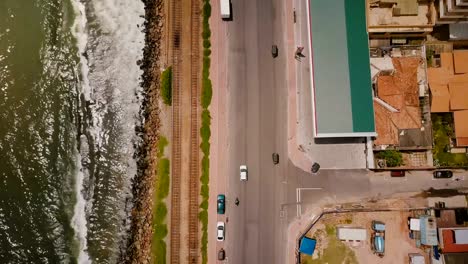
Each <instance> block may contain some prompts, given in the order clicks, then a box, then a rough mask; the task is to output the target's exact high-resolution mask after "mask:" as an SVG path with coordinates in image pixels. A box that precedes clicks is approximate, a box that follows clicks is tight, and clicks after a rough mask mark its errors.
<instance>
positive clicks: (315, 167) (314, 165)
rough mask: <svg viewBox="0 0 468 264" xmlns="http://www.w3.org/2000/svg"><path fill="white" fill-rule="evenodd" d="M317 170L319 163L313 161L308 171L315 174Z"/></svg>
mask: <svg viewBox="0 0 468 264" xmlns="http://www.w3.org/2000/svg"><path fill="white" fill-rule="evenodd" d="M319 170H320V164H318V163H317V162H314V164H312V168H311V169H310V171H311V172H312V173H314V174H315V173H317V172H318V171H319Z"/></svg>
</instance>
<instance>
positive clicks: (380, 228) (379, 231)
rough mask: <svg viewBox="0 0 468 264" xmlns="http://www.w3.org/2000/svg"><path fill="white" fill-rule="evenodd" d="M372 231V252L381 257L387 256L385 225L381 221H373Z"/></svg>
mask: <svg viewBox="0 0 468 264" xmlns="http://www.w3.org/2000/svg"><path fill="white" fill-rule="evenodd" d="M372 231H373V233H372V238H371V239H372V241H371V247H372V251H373V252H374V254H376V255H378V256H379V257H383V256H384V254H385V224H384V223H382V222H380V221H375V220H374V221H372Z"/></svg>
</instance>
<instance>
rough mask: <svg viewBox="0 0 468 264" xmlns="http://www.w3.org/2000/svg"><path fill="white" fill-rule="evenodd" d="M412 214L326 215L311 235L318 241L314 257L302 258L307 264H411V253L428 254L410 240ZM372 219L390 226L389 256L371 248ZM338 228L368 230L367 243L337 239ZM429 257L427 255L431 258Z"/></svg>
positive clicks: (387, 242) (386, 249)
mask: <svg viewBox="0 0 468 264" xmlns="http://www.w3.org/2000/svg"><path fill="white" fill-rule="evenodd" d="M408 216H410V213H409V212H374V213H353V214H350V213H343V214H333V215H326V216H324V217H323V218H322V219H321V220H320V221H319V222H318V223H317V224H316V225H315V227H314V228H313V229H312V230H311V231H310V232H309V233H308V235H307V236H308V237H312V238H315V239H317V248H316V251H315V253H314V256H312V257H310V256H305V255H302V257H301V260H302V263H306V264H322V263H323V264H325V263H328V264H342V263H346V264H357V263H361V264H367V263H379V264H402V263H409V260H408V254H409V253H420V254H422V255H425V254H424V251H423V250H422V249H419V248H417V247H416V246H415V242H414V241H413V240H411V239H410V238H409V237H408V227H407V219H408ZM372 220H378V221H382V222H384V223H385V225H386V232H385V256H384V257H382V258H380V257H378V256H377V255H375V254H373V252H372V250H371V247H370V236H371V234H372V230H371V222H372ZM337 226H349V227H361V228H367V241H362V242H342V241H339V240H338V239H337V237H336V227H337ZM427 257H428V256H426V258H427Z"/></svg>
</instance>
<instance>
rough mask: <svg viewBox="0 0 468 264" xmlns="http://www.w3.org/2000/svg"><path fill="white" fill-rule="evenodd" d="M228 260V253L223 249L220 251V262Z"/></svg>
mask: <svg viewBox="0 0 468 264" xmlns="http://www.w3.org/2000/svg"><path fill="white" fill-rule="evenodd" d="M225 258H226V252H225V251H224V249H223V248H221V249H220V250H219V251H218V260H224V259H225Z"/></svg>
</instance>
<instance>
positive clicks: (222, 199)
mask: <svg viewBox="0 0 468 264" xmlns="http://www.w3.org/2000/svg"><path fill="white" fill-rule="evenodd" d="M225 201H226V196H224V194H218V214H224V211H225V210H226V206H225Z"/></svg>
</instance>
